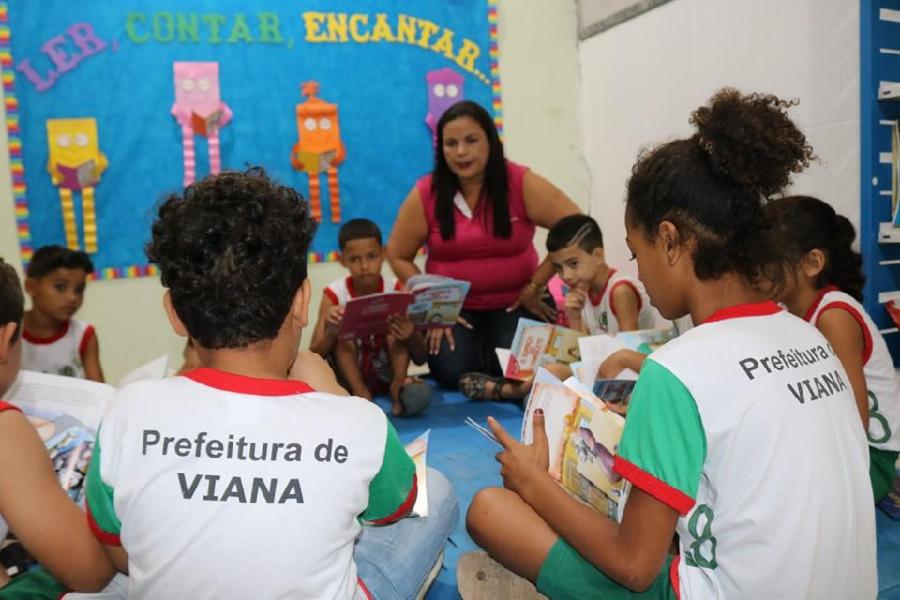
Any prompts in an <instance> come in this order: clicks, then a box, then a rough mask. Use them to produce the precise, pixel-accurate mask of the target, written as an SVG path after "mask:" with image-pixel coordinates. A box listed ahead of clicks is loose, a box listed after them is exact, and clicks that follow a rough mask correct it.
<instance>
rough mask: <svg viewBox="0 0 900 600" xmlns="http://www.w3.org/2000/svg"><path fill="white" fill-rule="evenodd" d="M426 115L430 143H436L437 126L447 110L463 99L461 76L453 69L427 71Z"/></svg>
mask: <svg viewBox="0 0 900 600" xmlns="http://www.w3.org/2000/svg"><path fill="white" fill-rule="evenodd" d="M425 80H426V81H427V82H428V114H427V115H425V123H426V124H427V125H428V128H429V129H430V130H431V142H432V143H436V141H437V124H438V121H439V120H440V119H441V115H443V114H444V111H446V110H447V109H448V108H450V107H451V106H453V105H454V104H456V103H457V102H459V101H460V100H462V99H463V76H462V75H461V74H459V73H457V72H456V71H454V70H453V69H449V68H447V69H438V70H436V71H428V73H426V75H425Z"/></svg>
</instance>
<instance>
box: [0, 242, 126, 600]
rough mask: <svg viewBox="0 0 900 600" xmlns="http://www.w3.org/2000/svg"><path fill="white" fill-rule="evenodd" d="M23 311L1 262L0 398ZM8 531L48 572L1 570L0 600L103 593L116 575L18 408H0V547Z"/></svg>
mask: <svg viewBox="0 0 900 600" xmlns="http://www.w3.org/2000/svg"><path fill="white" fill-rule="evenodd" d="M23 309H24V298H23V296H22V288H21V287H20V285H19V278H18V276H17V275H16V272H15V270H14V269H13V268H12V266H10V265H9V264H7V263H5V262H3V259H0V397H2V396H3V395H4V394H5V393H6V392H7V391H8V390H9V388H10V386H12V384H13V382H14V381H15V380H16V375H17V374H18V372H19V365H20V361H21V354H22V343H21V333H22V313H23ZM8 530H12V532H13V533H14V534H15V535H16V538H17V539H18V540H19V541H20V542H21V543H22V544H23V545H24V546H25V548H26V549H27V550H28V552H29V553H30V554H31V555H32V556H33V557H34V558H36V559H37V560H38V561H39V562H40V563H41V565H43V567H45V568H46V571H45V570H44V569H37V570H32V571H29V572H27V573H25V574H22V575H19V576H18V577H15V578H14V579H13V580H12V581H9V580H8V576H7V573H6V569H5V568H3V569H2V570H0V598H11V599H15V598H47V599H48V600H50V599H55V598H57V597H59V595H60V593H62V592H64V591H65V590H66V588H71V589H75V590H79V591H85V592H88V591H97V590H99V589H101V588H102V587H103V586H104V585H105V584H106V582H108V581H109V579H110V578H111V577H112V575H113V570H112V566H111V565H110V564H109V561H108V560H107V558H106V556H105V555H104V553H103V550H102V548H101V547H100V544H98V543H97V541H96V540H95V539H94V538H93V536H92V535H91V532H90V531H89V530H88V527H87V522H86V521H85V518H84V513H83V512H82V511H81V510H80V509H79V508H78V507H77V506H75V504H74V503H72V501H71V500H69V497H68V496H67V495H66V493H65V492H64V491H63V489H62V488H61V487H60V485H59V481H58V480H57V478H56V474H55V473H54V471H53V466H52V465H51V464H50V459H49V458H48V456H47V451H46V450H45V449H44V444H43V442H42V441H41V439H40V437H38V434H37V432H36V431H35V429H34V427H32V425H31V423H29V422H28V420H27V419H26V418H25V417H24V416H23V415H22V413H21V412H20V411H19V409H18V408H16V407H15V406H13V405H11V404H7V403H6V402H3V401H0V540H2V539H3V538H5V537H6V534H7V531H8ZM48 572H49V573H48ZM50 573H52V576H51V575H50ZM54 577H55V578H56V579H58V581H56V580H54Z"/></svg>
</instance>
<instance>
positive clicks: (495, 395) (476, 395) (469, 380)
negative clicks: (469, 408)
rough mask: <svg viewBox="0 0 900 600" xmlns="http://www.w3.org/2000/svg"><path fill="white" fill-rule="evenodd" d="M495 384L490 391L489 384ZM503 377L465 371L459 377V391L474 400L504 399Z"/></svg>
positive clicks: (504, 381) (504, 380)
mask: <svg viewBox="0 0 900 600" xmlns="http://www.w3.org/2000/svg"><path fill="white" fill-rule="evenodd" d="M491 383H492V384H494V386H493V387H492V388H491V390H490V391H488V389H487V386H488V384H491ZM505 383H507V381H506V379H504V378H503V377H493V376H491V375H487V374H485V373H474V372H473V373H463V374H462V375H461V376H460V377H459V391H460V392H462V395H463V396H466V397H468V398H472V399H473V400H503V399H504V398H503V384H505Z"/></svg>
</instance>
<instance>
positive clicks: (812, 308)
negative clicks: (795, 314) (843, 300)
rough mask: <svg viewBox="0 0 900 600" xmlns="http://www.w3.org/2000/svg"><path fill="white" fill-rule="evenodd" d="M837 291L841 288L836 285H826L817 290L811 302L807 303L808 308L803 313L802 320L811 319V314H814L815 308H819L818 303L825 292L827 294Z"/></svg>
mask: <svg viewBox="0 0 900 600" xmlns="http://www.w3.org/2000/svg"><path fill="white" fill-rule="evenodd" d="M839 291H841V289H840V288H839V287H838V286H836V285H826V286H825V287H823V288H822V289H821V290H819V293H818V295H817V296H816V299H815V300H813V303H812V304H810V305H809V308H808V309H806V314H805V315H803V320H804V321H809V320H810V319H812V316H813V315H814V314H815V312H816V309H818V308H819V304H821V303H822V298H824V297H825V294H827V293H828V292H839Z"/></svg>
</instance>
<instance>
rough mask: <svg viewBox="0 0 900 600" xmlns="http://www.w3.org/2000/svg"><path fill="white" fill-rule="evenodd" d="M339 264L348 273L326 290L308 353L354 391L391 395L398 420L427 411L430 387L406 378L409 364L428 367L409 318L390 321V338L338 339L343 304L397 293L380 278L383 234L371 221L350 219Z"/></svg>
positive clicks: (395, 317)
mask: <svg viewBox="0 0 900 600" xmlns="http://www.w3.org/2000/svg"><path fill="white" fill-rule="evenodd" d="M338 246H339V247H340V250H341V265H342V266H343V267H344V268H345V269H347V270H348V271H350V275H349V276H348V277H344V278H341V279H338V280H337V281H334V282H332V283H331V284H329V285H328V287H327V288H325V292H324V295H323V296H322V303H321V304H320V306H319V320H318V322H317V323H316V327H315V330H314V332H313V339H312V343H311V344H310V350H312V351H313V352H316V353H317V354H320V355H322V356H323V357H326V358H328V359H329V360H330V361H331V362H332V364H333V365H334V366H335V370H336V371H337V374H338V377H339V379H340V380H341V381H342V383H343V384H344V385H345V386H346V387H347V388H349V390H350V393H351V394H354V395H356V396H359V397H361V398H367V399H369V400H371V399H372V396H373V395H375V394H383V393H386V392H389V393H390V395H391V411H392V412H393V414H394V415H395V416H400V415H405V416H409V415H413V414H416V413H419V412H422V411H423V410H425V408H426V407H427V406H428V403H429V401H430V399H431V388H430V387H428V385H427V384H425V383H424V382H422V381H420V380H418V379H416V378H415V377H411V376H408V375H407V370H408V369H409V363H410V360H412V361H413V362H415V363H416V364H417V365H421V364H424V363H425V361H426V359H427V358H428V356H427V351H426V349H425V341H424V339H423V338H422V335H421V334H420V333H419V332H418V331H416V328H415V327H414V326H413V323H412V321H411V320H410V319H409V317H407V316H406V315H405V314H396V315H391V316H389V317H388V334H387V335H367V336H365V337H364V338H360V339H340V337H339V335H338V332H339V329H340V326H341V321H342V319H343V316H344V306H345V305H346V304H347V302H348V301H349V300H350V299H351V298H358V297H361V296H366V295H369V294H377V293H380V292H384V291H385V290H392V289H399V286H397V285H396V283H395V282H394V281H393V280H390V281H386V280H385V279H384V277H382V275H381V265H382V263H383V262H384V247H383V246H382V239H381V230H380V229H379V228H378V225H376V224H375V223H373V222H372V221H370V220H369V219H352V220H350V221H347V222H346V223H344V225H343V226H341V229H340V231H339V232H338Z"/></svg>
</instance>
